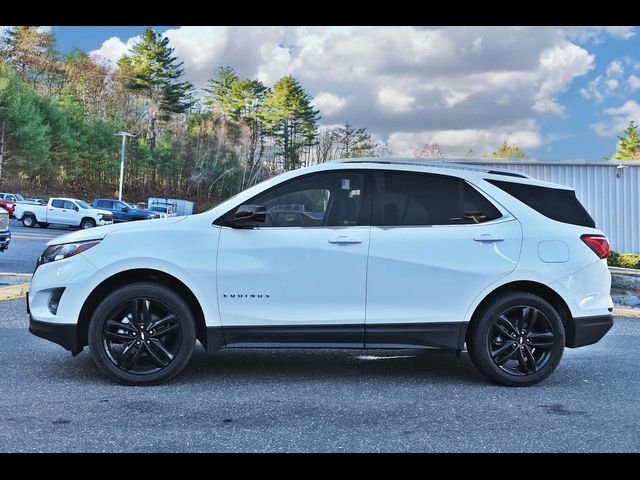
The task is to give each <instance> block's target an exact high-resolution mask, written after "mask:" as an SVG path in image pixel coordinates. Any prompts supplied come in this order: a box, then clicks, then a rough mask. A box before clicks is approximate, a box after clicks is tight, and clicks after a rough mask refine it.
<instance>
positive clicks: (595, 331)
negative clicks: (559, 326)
mask: <svg viewBox="0 0 640 480" xmlns="http://www.w3.org/2000/svg"><path fill="white" fill-rule="evenodd" d="M612 326H613V315H597V316H595V317H578V318H574V319H573V322H572V324H570V325H569V326H568V327H569V328H568V329H567V332H566V336H567V338H566V342H565V344H566V346H567V347H569V348H577V347H584V346H585V345H591V344H593V343H596V342H598V341H600V339H601V338H602V337H604V336H605V334H606V333H607V332H608V331H609V330H610V329H611V327H612Z"/></svg>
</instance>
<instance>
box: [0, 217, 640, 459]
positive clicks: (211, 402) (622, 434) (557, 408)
mask: <svg viewBox="0 0 640 480" xmlns="http://www.w3.org/2000/svg"><path fill="white" fill-rule="evenodd" d="M25 230H28V231H26V232H25V231H23V230H22V229H20V227H18V228H13V232H14V242H13V243H12V245H11V247H10V249H9V250H8V252H4V255H6V254H7V253H9V255H10V256H9V257H5V256H3V254H0V265H1V266H2V267H1V268H0V271H5V272H6V271H7V270H8V269H10V268H15V269H17V270H11V271H14V272H18V271H19V272H27V273H31V272H32V271H33V267H34V266H35V258H36V257H37V255H39V254H40V253H41V251H42V249H43V248H44V243H45V239H37V240H35V239H31V238H20V236H24V237H29V234H31V233H33V234H36V233H38V234H41V233H42V234H45V233H46V234H48V235H52V236H55V235H57V234H62V233H66V232H67V231H69V230H68V229H64V230H50V229H46V230H45V229H42V230H40V229H39V228H35V229H25ZM19 235H20V236H19ZM11 255H13V256H11ZM34 255H35V256H34ZM11 262H13V263H11ZM0 281H2V278H0ZM27 322H28V320H27V315H26V311H25V305H24V299H23V298H19V299H14V300H4V301H0V346H1V348H0V365H1V366H2V368H0V418H1V419H2V421H0V452H34V451H35V452H79V451H92V452H93V451H97V452H103V451H109V452H149V451H150V452H165V451H177V452H212V451H213V452H264V451H269V452H307V451H313V452H397V451H402V452H638V451H640V435H638V432H639V431H640V406H639V405H640V404H639V402H638V398H640V369H638V366H637V363H638V360H639V350H638V344H639V343H640V342H639V341H640V320H639V319H636V318H616V322H615V325H614V327H613V329H612V330H611V331H610V332H609V333H608V334H607V336H606V337H605V338H604V339H603V340H602V341H601V342H599V343H598V344H596V345H592V346H588V347H584V348H580V349H575V350H571V349H566V350H565V355H564V358H563V359H562V362H561V363H560V366H559V367H558V369H557V370H556V371H555V372H554V373H553V374H552V375H551V376H550V377H549V378H548V379H546V380H545V381H544V382H543V383H541V384H539V385H536V386H533V387H529V388H506V387H500V386H496V385H493V384H491V383H489V382H487V381H486V380H485V379H484V378H483V377H482V376H481V375H480V374H479V373H478V372H477V371H476V370H475V368H474V367H473V365H472V364H471V362H470V360H469V358H468V356H467V355H466V354H463V355H462V358H461V359H458V358H457V357H456V355H455V354H453V353H448V352H438V351H416V350H396V351H391V350H384V351H365V350H343V351H335V350H333V351H332V350H268V349H264V350H261V349H249V350H227V351H224V350H223V351H220V352H217V353H213V354H207V353H205V352H204V351H203V349H202V348H201V347H200V346H199V347H198V348H197V349H196V352H195V354H194V356H193V358H192V360H191V363H190V364H189V365H188V366H187V368H186V370H185V371H184V372H182V374H181V375H180V376H178V377H177V378H176V379H175V380H174V381H172V382H170V383H168V384H165V385H160V386H155V387H125V386H121V385H117V384H114V383H112V382H110V381H109V380H108V379H107V378H106V377H105V376H103V375H102V374H101V373H100V372H99V370H98V369H97V367H96V366H95V365H94V363H93V361H92V359H91V356H90V354H89V352H88V351H87V350H85V351H84V352H83V353H81V354H80V355H78V356H77V357H75V358H72V357H71V355H70V354H69V353H68V352H66V351H65V350H63V349H62V348H61V347H59V346H57V345H55V344H53V343H50V342H48V341H46V340H43V339H40V338H37V337H35V336H33V335H31V334H30V333H29V332H28V331H27Z"/></svg>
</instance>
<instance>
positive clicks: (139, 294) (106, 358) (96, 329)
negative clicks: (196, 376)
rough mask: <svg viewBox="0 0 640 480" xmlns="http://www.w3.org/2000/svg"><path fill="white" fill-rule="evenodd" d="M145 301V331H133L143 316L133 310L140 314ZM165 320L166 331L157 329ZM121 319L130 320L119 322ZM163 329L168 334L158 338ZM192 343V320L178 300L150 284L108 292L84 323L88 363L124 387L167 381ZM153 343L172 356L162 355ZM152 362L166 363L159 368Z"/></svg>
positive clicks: (180, 366) (167, 290)
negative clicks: (87, 344)
mask: <svg viewBox="0 0 640 480" xmlns="http://www.w3.org/2000/svg"><path fill="white" fill-rule="evenodd" d="M146 301H149V303H148V304H147V305H148V306H147V309H148V310H147V311H148V312H149V316H148V317H147V320H148V322H145V324H146V330H145V329H141V328H139V327H140V326H141V325H142V322H143V321H144V316H136V313H135V310H136V308H137V310H138V312H140V313H141V315H144V313H143V312H144V309H145V307H144V305H145V302H146ZM135 305H137V307H136V306H135ZM126 312H130V313H131V314H132V316H131V317H130V316H129V315H128V314H126ZM169 316H173V317H174V318H173V319H172V320H171V321H170V322H169V321H167V322H165V323H166V324H167V325H169V326H168V327H166V328H165V326H164V325H163V326H160V322H159V320H160V319H166V318H168V317H169ZM136 318H137V319H138V322H137V323H136ZM125 319H131V321H129V322H127V323H125V322H124V320H125ZM154 324H155V325H156V326H157V327H156V328H162V330H161V331H160V333H158V331H155V332H154V330H153V328H154V327H153V326H154ZM176 325H177V327H176V328H174V326H176ZM114 327H115V328H114ZM168 328H171V330H170V333H169V334H167V335H165V336H162V335H163V334H162V332H164V331H169V330H167V329H168ZM114 336H115V337H117V338H113V337H114ZM136 338H137V340H136ZM163 338H164V340H162V339H163ZM195 341H196V327H195V321H194V317H193V314H192V313H191V310H190V308H189V306H188V305H187V303H186V302H185V301H184V299H183V298H182V297H181V296H180V295H178V294H177V293H176V292H174V291H173V290H171V289H170V288H168V287H165V286H162V285H158V284H155V283H150V282H140V283H133V284H130V285H125V286H123V287H120V288H118V289H117V290H115V291H113V292H112V293H110V294H109V295H108V296H107V297H106V298H105V299H104V300H103V301H102V302H101V303H100V305H98V307H97V308H96V310H95V312H94V313H93V316H92V317H91V323H90V324H89V349H90V351H91V354H92V356H93V359H94V361H95V362H96V364H97V365H98V367H99V368H100V370H102V371H103V372H104V373H105V374H106V375H107V376H108V377H109V378H111V379H112V380H114V381H116V382H118V383H122V384H125V385H156V384H159V383H163V382H167V381H169V380H171V379H172V378H174V377H175V376H176V375H178V374H179V373H180V372H181V371H182V370H183V369H184V368H185V366H186V365H187V363H188V362H189V359H190V358H191V354H192V353H193V349H194V346H195ZM158 342H160V343H162V345H163V347H164V349H165V351H168V352H170V353H171V354H172V357H169V356H166V355H165V354H163V353H162V352H163V351H162V350H161V349H159V347H157V345H158ZM127 349H128V350H127ZM127 352H128V353H127ZM154 357H155V358H154ZM160 357H162V358H160ZM169 358H170V359H169ZM168 359H169V360H168ZM158 360H164V361H165V362H166V363H167V364H166V365H165V366H161V365H162V362H158ZM134 362H135V363H134Z"/></svg>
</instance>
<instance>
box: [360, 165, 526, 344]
mask: <svg viewBox="0 0 640 480" xmlns="http://www.w3.org/2000/svg"><path fill="white" fill-rule="evenodd" d="M383 177H384V178H383ZM376 178H377V180H378V182H377V185H382V187H380V188H379V189H378V192H377V193H376V200H375V201H374V212H375V213H374V226H372V228H371V248H370V254H369V268H368V278H367V285H368V288H367V312H366V315H367V321H366V344H367V347H372V348H373V347H385V346H406V347H439V348H457V346H458V341H459V336H460V331H461V326H462V324H463V320H464V318H465V315H466V313H467V310H468V309H469V307H470V306H471V304H472V303H473V301H474V300H475V299H476V298H477V297H478V295H479V294H480V293H481V292H482V291H483V290H484V289H485V288H487V287H488V286H490V285H491V284H492V283H494V282H496V281H497V280H499V279H500V278H503V277H504V276H506V275H508V274H509V273H510V272H512V271H513V270H514V269H515V267H516V264H517V262H518V258H519V256H520V247H521V243H522V230H521V227H520V224H519V222H518V221H517V220H516V219H515V218H513V217H512V216H511V215H510V214H509V213H508V212H506V211H500V210H499V209H498V208H496V206H495V205H493V204H492V203H491V202H490V201H489V200H488V199H487V198H485V197H484V196H483V195H482V194H481V193H480V192H479V191H478V190H476V189H475V188H474V187H473V186H471V185H470V184H468V183H466V182H465V181H464V180H462V179H460V178H457V177H450V176H445V175H431V174H420V173H409V172H387V173H385V174H384V175H383V174H382V173H379V174H377V177H376Z"/></svg>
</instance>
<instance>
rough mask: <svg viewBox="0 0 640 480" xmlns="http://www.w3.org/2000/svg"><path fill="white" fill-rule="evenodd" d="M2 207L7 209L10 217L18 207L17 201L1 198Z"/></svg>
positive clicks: (0, 205)
mask: <svg viewBox="0 0 640 480" xmlns="http://www.w3.org/2000/svg"><path fill="white" fill-rule="evenodd" d="M0 207H2V208H3V209H5V210H6V211H7V213H8V214H9V217H13V211H14V210H15V208H16V204H15V202H12V201H11V200H0Z"/></svg>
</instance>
